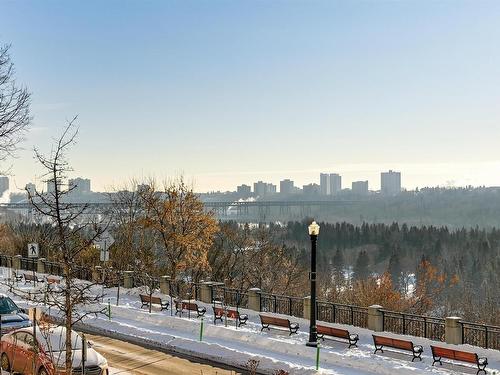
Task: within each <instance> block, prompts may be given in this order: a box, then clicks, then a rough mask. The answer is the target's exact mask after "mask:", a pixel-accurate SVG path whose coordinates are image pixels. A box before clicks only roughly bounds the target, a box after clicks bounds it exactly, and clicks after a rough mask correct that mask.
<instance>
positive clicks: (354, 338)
mask: <svg viewBox="0 0 500 375" xmlns="http://www.w3.org/2000/svg"><path fill="white" fill-rule="evenodd" d="M349 338H350V339H351V340H356V341H358V340H359V336H358V335H357V334H356V333H352V334H350V335H349Z"/></svg>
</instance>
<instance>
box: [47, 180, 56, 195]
mask: <svg viewBox="0 0 500 375" xmlns="http://www.w3.org/2000/svg"><path fill="white" fill-rule="evenodd" d="M55 191H56V184H55V182H54V180H48V181H47V193H54V192H55Z"/></svg>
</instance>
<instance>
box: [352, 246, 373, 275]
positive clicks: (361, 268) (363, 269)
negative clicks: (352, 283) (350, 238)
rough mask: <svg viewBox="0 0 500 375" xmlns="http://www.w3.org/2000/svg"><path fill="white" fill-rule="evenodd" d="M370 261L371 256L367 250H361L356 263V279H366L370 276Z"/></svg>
mask: <svg viewBox="0 0 500 375" xmlns="http://www.w3.org/2000/svg"><path fill="white" fill-rule="evenodd" d="M369 263H370V258H369V257H368V254H367V252H366V251H364V250H363V251H361V252H360V253H359V254H358V258H357V259H356V264H355V265H354V275H353V276H354V280H366V279H367V278H368V276H370V271H369V269H368V264H369Z"/></svg>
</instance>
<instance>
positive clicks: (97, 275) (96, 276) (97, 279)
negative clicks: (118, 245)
mask: <svg viewBox="0 0 500 375" xmlns="http://www.w3.org/2000/svg"><path fill="white" fill-rule="evenodd" d="M92 282H94V283H98V284H100V283H101V282H102V267H101V266H95V267H94V269H93V270H92Z"/></svg>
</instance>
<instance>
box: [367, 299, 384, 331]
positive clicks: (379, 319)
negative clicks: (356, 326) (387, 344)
mask: <svg viewBox="0 0 500 375" xmlns="http://www.w3.org/2000/svg"><path fill="white" fill-rule="evenodd" d="M381 310H382V306H380V305H372V306H369V307H368V329H371V330H372V331H375V332H382V331H383V330H384V315H383V313H382V311H381Z"/></svg>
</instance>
